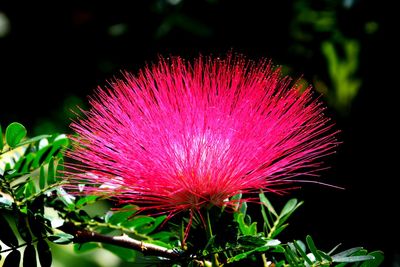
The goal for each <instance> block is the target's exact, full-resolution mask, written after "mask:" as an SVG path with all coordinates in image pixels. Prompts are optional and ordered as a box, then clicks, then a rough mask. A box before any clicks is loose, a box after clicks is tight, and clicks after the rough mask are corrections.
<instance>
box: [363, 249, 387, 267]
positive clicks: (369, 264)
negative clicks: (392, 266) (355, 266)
mask: <svg viewBox="0 0 400 267" xmlns="http://www.w3.org/2000/svg"><path fill="white" fill-rule="evenodd" d="M368 255H370V256H373V257H374V258H375V259H373V260H368V261H365V262H363V263H362V264H361V266H360V267H378V266H380V265H381V264H382V262H383V260H384V256H383V252H382V251H373V252H371V253H368Z"/></svg>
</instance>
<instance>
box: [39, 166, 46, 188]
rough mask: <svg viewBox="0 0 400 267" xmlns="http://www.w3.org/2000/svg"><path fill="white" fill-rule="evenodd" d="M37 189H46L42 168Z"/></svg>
mask: <svg viewBox="0 0 400 267" xmlns="http://www.w3.org/2000/svg"><path fill="white" fill-rule="evenodd" d="M39 187H40V189H43V188H45V187H46V174H45V171H44V167H43V166H40V171H39Z"/></svg>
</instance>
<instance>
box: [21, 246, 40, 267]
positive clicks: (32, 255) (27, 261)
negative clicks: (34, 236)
mask: <svg viewBox="0 0 400 267" xmlns="http://www.w3.org/2000/svg"><path fill="white" fill-rule="evenodd" d="M36 266H37V263H36V251H35V247H34V246H33V245H31V244H30V245H27V246H26V247H25V250H24V258H23V267H36Z"/></svg>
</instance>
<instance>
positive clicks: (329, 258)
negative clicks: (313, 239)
mask: <svg viewBox="0 0 400 267" xmlns="http://www.w3.org/2000/svg"><path fill="white" fill-rule="evenodd" d="M317 252H318V254H319V255H321V257H322V258H324V259H325V260H327V261H329V262H332V261H333V259H332V257H331V256H329V255H328V254H326V253H325V252H323V251H321V250H317Z"/></svg>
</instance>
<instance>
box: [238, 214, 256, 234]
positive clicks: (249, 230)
mask: <svg viewBox="0 0 400 267" xmlns="http://www.w3.org/2000/svg"><path fill="white" fill-rule="evenodd" d="M244 219H245V216H244V214H243V213H239V214H238V215H237V217H236V222H237V223H238V225H239V230H240V232H241V233H242V234H243V235H255V234H257V222H253V223H252V224H251V225H247V224H246V222H245V221H244Z"/></svg>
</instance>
